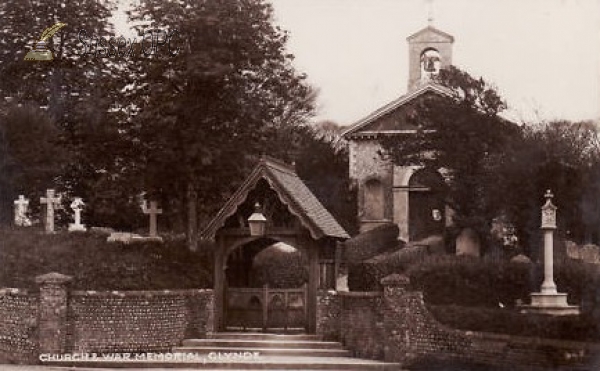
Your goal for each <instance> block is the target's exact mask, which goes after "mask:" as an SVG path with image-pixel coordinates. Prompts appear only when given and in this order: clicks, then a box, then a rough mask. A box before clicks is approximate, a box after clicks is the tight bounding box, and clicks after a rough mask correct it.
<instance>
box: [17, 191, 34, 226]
mask: <svg viewBox="0 0 600 371" xmlns="http://www.w3.org/2000/svg"><path fill="white" fill-rule="evenodd" d="M14 204H15V225H16V226H18V227H31V220H30V219H29V217H28V216H27V211H28V209H29V200H28V199H26V198H25V196H23V195H19V198H18V199H17V200H15V201H14Z"/></svg>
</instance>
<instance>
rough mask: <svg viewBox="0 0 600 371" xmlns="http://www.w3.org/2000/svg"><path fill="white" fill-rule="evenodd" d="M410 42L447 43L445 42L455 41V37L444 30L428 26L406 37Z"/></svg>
mask: <svg viewBox="0 0 600 371" xmlns="http://www.w3.org/2000/svg"><path fill="white" fill-rule="evenodd" d="M406 40H408V41H409V42H412V43H425V42H427V43H435V42H440V43H445V42H451V43H452V42H454V37H453V36H452V35H450V34H447V33H445V32H444V31H440V30H438V29H437V28H435V27H432V26H428V27H425V28H424V29H422V30H420V31H418V32H416V33H414V34H412V35H410V36H409V37H407V38H406Z"/></svg>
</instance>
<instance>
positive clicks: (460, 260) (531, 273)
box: [407, 255, 600, 307]
mask: <svg viewBox="0 0 600 371" xmlns="http://www.w3.org/2000/svg"><path fill="white" fill-rule="evenodd" d="M407 273H408V276H409V277H410V279H411V283H412V285H413V287H414V289H416V290H420V291H423V295H424V299H425V301H426V302H427V303H428V304H431V305H452V304H454V305H460V306H486V307H498V306H500V305H503V306H506V307H511V306H514V305H515V304H516V303H517V301H522V302H523V303H527V302H529V297H530V296H529V294H530V293H531V292H536V291H539V290H540V285H541V283H542V280H543V267H542V266H541V265H538V264H527V263H511V262H506V261H504V262H491V261H484V260H481V259H478V258H475V257H468V256H452V255H447V256H430V257H427V258H425V259H424V261H422V262H421V263H420V264H418V265H414V266H412V267H411V268H410V269H409V270H408V272H407ZM554 274H555V282H556V284H557V287H558V291H559V292H566V293H568V294H569V302H570V303H572V304H580V303H581V302H582V300H583V299H586V301H587V302H588V304H587V305H588V306H590V307H594V306H595V302H596V301H595V300H596V299H595V296H594V295H595V294H594V293H593V289H594V287H595V283H596V282H599V279H598V276H599V274H598V267H597V266H594V265H591V264H587V263H584V262H581V261H575V260H570V259H569V260H564V261H558V262H557V263H556V264H555V267H554ZM599 302H600V300H599Z"/></svg>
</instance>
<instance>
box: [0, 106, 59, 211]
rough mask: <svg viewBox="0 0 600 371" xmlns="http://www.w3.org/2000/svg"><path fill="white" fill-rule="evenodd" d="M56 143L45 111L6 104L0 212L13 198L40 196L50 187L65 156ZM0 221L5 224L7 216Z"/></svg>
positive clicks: (1, 123)
mask: <svg viewBox="0 0 600 371" xmlns="http://www.w3.org/2000/svg"><path fill="white" fill-rule="evenodd" d="M58 140H59V130H58V128H57V127H56V124H55V122H54V120H52V119H51V118H50V117H49V116H48V114H47V112H45V111H42V110H40V109H38V108H36V107H34V106H31V105H24V106H17V105H9V106H8V107H7V109H6V110H5V111H4V112H2V113H0V189H1V190H2V197H1V199H2V205H1V206H2V210H12V200H14V199H15V198H16V196H17V195H19V194H24V195H32V194H33V195H41V194H43V193H44V190H45V189H46V188H48V187H49V185H51V184H53V181H54V180H55V179H56V177H57V176H58V175H59V174H60V173H61V169H62V168H61V163H62V162H63V161H64V160H65V157H66V154H67V153H66V151H65V150H64V149H63V148H62V147H60V146H58V145H57V142H58ZM31 201H32V202H31V205H30V206H34V205H36V201H35V199H33V200H31ZM0 215H4V214H3V213H0ZM8 215H10V213H7V216H8ZM0 219H3V221H4V222H6V221H8V219H10V217H3V218H0Z"/></svg>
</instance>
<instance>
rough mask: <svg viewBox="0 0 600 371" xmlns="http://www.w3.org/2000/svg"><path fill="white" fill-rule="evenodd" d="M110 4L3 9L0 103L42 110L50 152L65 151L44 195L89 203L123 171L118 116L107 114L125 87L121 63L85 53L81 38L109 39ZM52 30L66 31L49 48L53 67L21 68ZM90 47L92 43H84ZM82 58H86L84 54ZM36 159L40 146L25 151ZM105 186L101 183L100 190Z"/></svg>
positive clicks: (90, 0) (34, 3) (88, 1)
mask: <svg viewBox="0 0 600 371" xmlns="http://www.w3.org/2000/svg"><path fill="white" fill-rule="evenodd" d="M115 7H116V1H114V0H78V1H66V0H51V1H45V0H31V1H26V2H23V1H19V0H7V1H2V2H1V3H0V15H1V17H2V21H3V22H2V24H1V25H0V46H1V47H0V76H2V79H0V101H4V99H5V98H8V97H10V99H11V101H12V102H13V103H14V104H21V105H25V106H28V107H38V108H42V109H43V110H44V116H45V117H46V120H51V121H52V122H53V123H54V126H55V128H56V133H55V136H56V138H53V140H54V141H55V143H54V146H55V147H56V148H62V149H66V150H68V152H69V156H68V157H67V156H65V157H63V158H62V161H63V162H62V163H61V166H60V169H55V170H57V171H58V173H57V174H55V176H54V177H53V179H52V182H51V183H50V182H49V183H47V184H45V185H44V187H50V186H52V187H57V188H60V189H61V191H67V192H72V193H78V196H83V197H84V198H85V199H86V200H88V199H93V195H94V192H95V190H96V189H98V188H100V187H99V182H101V181H102V180H104V179H106V178H107V177H109V176H108V175H107V174H110V176H113V175H114V174H118V173H119V172H120V171H121V168H122V161H120V160H119V159H123V158H124V156H123V155H122V152H124V151H126V149H127V147H126V146H123V145H121V143H122V141H120V140H118V139H120V136H119V135H118V133H119V131H118V130H119V124H120V123H122V122H123V121H124V120H125V117H124V115H123V114H122V113H123V112H122V110H116V109H112V110H111V108H114V107H115V103H116V102H119V100H120V96H119V95H120V88H121V87H122V86H123V85H125V84H126V81H125V80H124V79H123V74H124V73H126V72H127V71H126V69H124V68H123V60H118V59H116V58H111V57H108V56H107V55H101V54H100V53H89V52H90V49H89V48H86V46H85V45H84V44H83V43H82V42H81V40H80V37H79V33H80V31H84V32H85V34H86V35H87V36H92V35H95V36H104V37H108V36H110V35H112V33H113V29H112V26H111V24H110V23H109V17H110V16H111V12H112V11H113V10H114V9H115ZM56 22H62V23H66V26H65V27H64V28H62V29H61V30H60V31H59V32H58V33H56V34H55V35H54V36H53V37H52V38H51V39H50V40H49V46H48V47H49V49H50V50H52V51H53V54H54V60H53V61H51V62H47V63H46V62H25V61H24V60H23V58H24V56H25V54H26V53H27V52H28V51H29V49H30V48H32V47H33V45H34V42H35V41H36V40H38V39H39V37H40V35H41V33H42V31H43V30H44V29H45V28H47V27H49V26H52V25H53V24H55V23H56ZM88 41H89V40H88ZM86 52H88V53H87V54H86ZM23 144H26V145H29V146H30V148H29V149H28V151H31V152H34V151H36V150H37V149H38V146H39V145H40V143H38V142H37V141H34V140H31V141H28V142H26V143H23ZM102 184H103V185H106V183H102Z"/></svg>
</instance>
